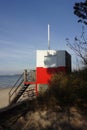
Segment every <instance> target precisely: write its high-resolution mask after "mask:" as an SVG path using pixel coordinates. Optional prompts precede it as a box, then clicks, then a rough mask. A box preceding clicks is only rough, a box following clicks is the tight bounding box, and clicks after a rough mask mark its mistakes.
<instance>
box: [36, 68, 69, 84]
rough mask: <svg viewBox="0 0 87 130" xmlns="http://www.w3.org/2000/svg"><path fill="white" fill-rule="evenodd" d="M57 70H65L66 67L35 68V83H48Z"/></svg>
mask: <svg viewBox="0 0 87 130" xmlns="http://www.w3.org/2000/svg"><path fill="white" fill-rule="evenodd" d="M58 72H64V73H66V72H67V69H66V67H63V66H62V67H57V68H43V67H37V68H36V82H37V84H48V82H49V80H50V78H51V76H52V75H53V74H54V73H58Z"/></svg>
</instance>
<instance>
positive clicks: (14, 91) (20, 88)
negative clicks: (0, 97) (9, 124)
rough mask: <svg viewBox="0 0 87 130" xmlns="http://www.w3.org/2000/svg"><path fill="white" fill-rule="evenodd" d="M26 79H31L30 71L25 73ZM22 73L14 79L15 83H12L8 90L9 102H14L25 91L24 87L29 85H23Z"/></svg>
mask: <svg viewBox="0 0 87 130" xmlns="http://www.w3.org/2000/svg"><path fill="white" fill-rule="evenodd" d="M27 77H28V80H29V81H30V80H32V79H31V73H29V74H28V75H27ZM24 81H25V80H24V73H23V74H22V75H21V76H20V77H19V78H18V80H17V81H16V83H15V84H14V85H13V87H12V88H11V90H10V92H9V104H10V105H12V104H14V103H16V102H17V101H18V100H19V99H20V97H21V96H22V95H23V93H24V92H25V91H26V89H27V88H28V87H29V86H30V85H31V84H28V85H24Z"/></svg>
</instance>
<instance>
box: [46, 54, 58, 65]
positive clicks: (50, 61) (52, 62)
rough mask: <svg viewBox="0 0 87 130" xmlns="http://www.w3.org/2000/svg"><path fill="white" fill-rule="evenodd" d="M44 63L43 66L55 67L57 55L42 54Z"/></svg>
mask: <svg viewBox="0 0 87 130" xmlns="http://www.w3.org/2000/svg"><path fill="white" fill-rule="evenodd" d="M44 65H45V67H56V66H57V57H56V55H51V54H50V55H47V56H44Z"/></svg>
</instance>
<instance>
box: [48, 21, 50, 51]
mask: <svg viewBox="0 0 87 130" xmlns="http://www.w3.org/2000/svg"><path fill="white" fill-rule="evenodd" d="M48 50H50V25H49V24H48Z"/></svg>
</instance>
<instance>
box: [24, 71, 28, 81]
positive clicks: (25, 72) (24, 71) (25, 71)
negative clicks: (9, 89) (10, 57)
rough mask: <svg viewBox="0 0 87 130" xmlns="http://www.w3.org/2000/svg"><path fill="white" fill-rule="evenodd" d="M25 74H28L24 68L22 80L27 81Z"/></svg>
mask: <svg viewBox="0 0 87 130" xmlns="http://www.w3.org/2000/svg"><path fill="white" fill-rule="evenodd" d="M27 74H28V73H27V70H26V69H25V70H24V82H26V81H27Z"/></svg>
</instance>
